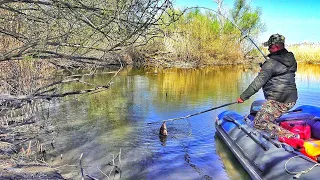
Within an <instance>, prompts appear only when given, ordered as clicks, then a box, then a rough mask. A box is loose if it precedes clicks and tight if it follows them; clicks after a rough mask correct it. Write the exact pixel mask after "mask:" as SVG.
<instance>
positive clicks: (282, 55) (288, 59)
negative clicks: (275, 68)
mask: <svg viewBox="0 0 320 180" xmlns="http://www.w3.org/2000/svg"><path fill="white" fill-rule="evenodd" d="M268 57H270V58H271V59H274V60H276V61H278V62H280V63H282V64H284V65H285V66H287V67H291V66H293V65H294V64H295V63H296V59H295V57H294V55H293V53H292V52H288V50H286V49H282V50H279V51H277V52H274V53H270V54H269V55H268Z"/></svg>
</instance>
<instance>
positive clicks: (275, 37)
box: [263, 34, 285, 46]
mask: <svg viewBox="0 0 320 180" xmlns="http://www.w3.org/2000/svg"><path fill="white" fill-rule="evenodd" d="M284 40H285V38H284V36H282V35H280V34H272V35H271V36H270V38H269V40H268V41H267V42H264V43H263V45H264V46H271V45H273V44H279V43H284Z"/></svg>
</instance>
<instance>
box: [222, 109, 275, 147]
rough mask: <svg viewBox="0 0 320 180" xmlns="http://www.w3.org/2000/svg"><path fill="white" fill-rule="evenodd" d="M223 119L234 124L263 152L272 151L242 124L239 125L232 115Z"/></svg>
mask: <svg viewBox="0 0 320 180" xmlns="http://www.w3.org/2000/svg"><path fill="white" fill-rule="evenodd" d="M223 119H224V120H226V121H229V122H232V123H234V124H235V125H236V126H237V127H238V128H239V129H241V130H242V131H243V132H244V133H246V134H247V135H248V136H249V137H250V138H251V139H252V140H253V141H254V142H255V143H257V144H258V145H259V146H260V147H261V148H262V149H263V150H265V151H268V150H269V149H270V147H269V146H268V145H267V144H266V143H264V142H262V141H260V140H259V139H258V138H256V137H255V136H253V135H252V132H251V131H248V130H247V129H245V128H244V127H243V126H242V125H241V124H240V123H238V122H237V121H236V120H235V118H234V117H233V116H232V115H227V116H225V117H224V118H223Z"/></svg>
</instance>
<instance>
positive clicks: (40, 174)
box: [0, 141, 64, 180]
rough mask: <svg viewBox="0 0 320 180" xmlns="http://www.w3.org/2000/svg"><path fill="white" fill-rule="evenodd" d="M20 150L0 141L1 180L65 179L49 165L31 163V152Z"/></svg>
mask: <svg viewBox="0 0 320 180" xmlns="http://www.w3.org/2000/svg"><path fill="white" fill-rule="evenodd" d="M19 148H20V147H19V146H17V145H14V144H12V143H8V142H3V141H0V179H39V180H40V179H64V178H63V177H62V176H61V175H60V174H59V173H58V172H57V171H56V170H55V169H54V168H51V167H49V165H48V164H46V163H42V162H37V161H31V159H30V158H31V150H29V149H28V150H27V152H26V151H25V152H21V151H20V150H19ZM27 153H30V156H29V154H27ZM28 156H29V157H28Z"/></svg>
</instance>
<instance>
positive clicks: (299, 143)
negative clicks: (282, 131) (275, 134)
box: [279, 137, 304, 149]
mask: <svg viewBox="0 0 320 180" xmlns="http://www.w3.org/2000/svg"><path fill="white" fill-rule="evenodd" d="M279 141H280V142H284V143H287V144H289V145H290V146H292V147H293V148H295V149H300V148H303V144H304V142H303V140H302V139H296V138H286V137H279Z"/></svg>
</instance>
